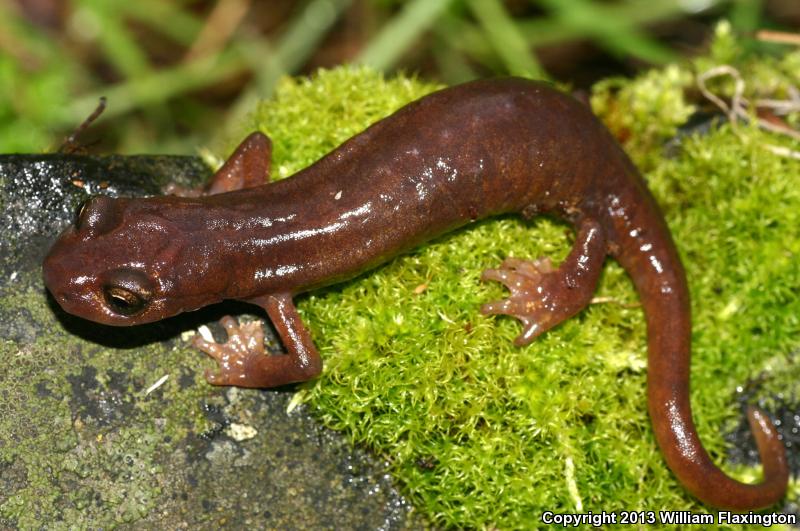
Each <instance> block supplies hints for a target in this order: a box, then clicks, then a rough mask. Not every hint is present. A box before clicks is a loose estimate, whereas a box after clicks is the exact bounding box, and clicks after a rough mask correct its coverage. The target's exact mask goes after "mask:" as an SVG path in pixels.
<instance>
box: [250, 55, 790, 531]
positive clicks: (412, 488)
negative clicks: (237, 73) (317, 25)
mask: <svg viewBox="0 0 800 531" xmlns="http://www.w3.org/2000/svg"><path fill="white" fill-rule="evenodd" d="M786 61H787V62H791V61H797V58H796V57H790V58H787V59H786ZM692 80H693V73H692V72H691V71H689V70H688V69H683V68H678V67H670V68H668V69H667V70H665V71H662V72H653V73H650V74H646V75H645V76H643V77H642V78H640V79H639V80H636V81H634V82H632V83H631V84H630V85H628V86H626V85H623V84H618V85H617V90H619V92H620V93H626V91H629V93H630V94H631V96H630V97H625V98H617V99H614V100H613V102H614V106H615V107H614V112H615V115H616V116H621V115H625V114H630V115H631V116H638V117H639V118H640V119H643V120H650V121H651V122H654V123H652V124H648V125H646V126H643V127H645V129H643V130H640V129H639V125H637V124H636V122H631V123H630V124H629V127H630V128H631V132H632V133H634V132H635V134H636V135H637V136H635V137H634V136H629V137H628V138H630V142H631V143H638V142H640V139H639V136H638V135H644V136H645V137H646V138H645V139H644V141H641V143H640V144H639V147H638V149H639V154H640V156H641V157H642V160H647V161H650V164H649V165H648V167H650V171H649V172H648V178H649V180H650V182H651V184H652V186H653V189H654V190H655V192H656V195H657V196H658V199H659V200H660V202H661V203H662V204H663V205H665V210H666V212H667V214H668V220H669V223H670V226H671V228H672V230H673V234H674V236H675V239H676V241H677V242H678V247H679V249H680V251H681V253H682V255H683V257H684V259H685V265H686V269H687V272H688V276H689V282H690V285H691V290H692V296H693V310H694V315H695V319H694V338H693V339H694V349H695V350H694V352H695V354H694V358H693V363H692V378H693V387H692V404H693V406H694V408H695V418H696V420H697V424H698V429H699V432H700V436H701V438H702V439H703V441H704V443H705V445H706V447H707V448H708V450H709V451H710V452H711V454H712V455H713V456H714V458H715V460H716V461H717V462H722V460H723V456H724V453H725V448H724V442H723V437H722V435H721V433H720V430H721V428H723V427H726V426H730V423H731V422H732V419H733V418H734V417H736V416H737V415H738V414H739V412H737V411H736V410H735V408H734V407H733V404H734V393H735V391H734V390H735V389H736V388H737V386H739V385H742V384H743V383H745V382H746V381H747V380H748V379H749V378H753V377H755V376H756V375H759V374H761V373H762V371H767V370H768V369H769V368H770V366H773V365H774V366H775V367H776V368H777V370H781V369H780V367H784V369H786V367H788V365H789V364H782V365H781V364H774V363H773V362H774V360H776V359H779V360H783V359H788V358H787V357H788V356H789V353H790V352H791V351H792V350H794V349H796V348H797V347H798V345H800V323H799V322H798V320H797V315H800V297H798V293H800V270H798V268H797V260H798V252H800V235H798V232H797V230H796V227H798V226H799V225H798V222H800V220H798V214H797V213H798V212H800V189H799V188H798V187H797V183H796V180H795V176H796V175H797V174H798V173H800V162H798V161H796V160H791V159H787V158H779V157H777V156H775V155H774V154H771V153H770V152H768V151H766V150H764V149H762V148H761V147H760V144H762V143H764V142H772V141H774V139H772V138H770V135H768V134H766V133H763V132H761V131H758V130H754V129H748V130H747V131H746V137H743V136H742V131H741V130H740V131H737V132H733V131H732V130H731V127H730V126H721V127H719V128H714V129H712V130H711V131H710V132H709V133H708V134H707V135H705V136H693V137H690V138H686V139H684V140H683V143H682V146H681V149H680V152H679V154H678V155H677V156H675V157H673V158H665V157H664V156H663V154H662V152H661V145H660V143H661V141H662V140H663V139H664V138H666V137H668V136H670V135H672V134H674V132H675V130H676V127H677V126H678V125H679V124H680V123H682V122H683V121H684V120H685V119H686V118H687V116H688V114H689V113H690V112H691V110H692V105H691V104H690V103H689V102H687V100H686V99H685V96H684V91H685V88H686V87H687V86H688V84H689V83H691V82H692ZM608 87H609V85H603V86H601V87H600V88H599V89H598V90H599V92H598V94H597V98H599V99H596V100H595V101H603V102H605V103H606V108H608V107H609V104H610V102H611V101H612V99H611V97H610V95H609V94H608V93H607V92H604V91H607V89H608ZM431 89H432V87H431V86H430V85H425V84H422V83H420V82H418V81H414V80H407V79H394V80H385V79H384V78H383V77H382V76H381V75H379V74H377V73H374V72H372V71H369V70H364V69H349V68H342V69H337V70H333V71H322V72H320V73H319V74H318V75H317V76H316V77H315V78H314V79H313V80H310V81H309V80H302V81H296V80H287V81H285V82H284V84H283V85H282V86H281V87H280V88H279V90H278V92H277V95H276V99H275V100H272V101H268V102H265V103H263V104H262V105H261V106H260V107H259V109H258V111H257V112H256V114H255V120H256V121H257V122H258V123H259V124H260V126H259V127H260V129H261V130H263V131H265V132H266V133H268V134H269V135H270V136H271V137H272V139H273V141H275V166H276V167H277V172H275V173H277V174H278V175H280V176H286V175H289V174H290V173H292V172H294V171H295V170H297V169H299V168H301V167H303V166H305V165H307V164H308V163H310V162H312V161H313V160H316V159H317V158H319V157H320V156H322V155H323V154H324V153H326V152H327V151H329V150H330V149H331V148H333V147H335V146H336V145H337V144H338V143H339V142H341V141H342V140H344V139H345V138H346V137H348V136H350V135H351V134H352V133H355V132H357V131H360V130H361V129H363V128H364V127H365V126H366V125H368V124H369V123H371V122H373V121H374V120H376V119H378V118H380V117H382V116H385V115H388V114H389V113H391V112H392V111H393V110H395V109H396V108H397V107H399V106H400V105H401V104H403V103H405V102H407V101H410V100H412V99H414V98H416V97H418V96H420V95H422V94H424V93H426V92H428V91H430V90H431ZM642 91H645V92H646V93H647V94H648V101H649V102H650V104H648V105H645V107H641V108H638V109H632V108H630V106H631V105H632V102H633V100H635V99H637V98H636V97H634V95H635V94H637V93H638V94H641V93H642ZM664 102H668V104H666V105H665V103H664ZM640 103H641V101H640ZM655 109H660V112H658V113H655V114H653V110H655ZM600 111H601V113H602V114H606V116H608V114H607V113H603V112H602V111H603V109H602V108H601V109H600ZM612 122H613V120H612ZM568 250H569V238H567V237H566V236H565V227H564V226H563V225H560V224H558V223H555V222H552V221H550V220H545V219H537V220H534V221H533V222H532V223H529V224H526V223H524V222H523V221H521V220H520V219H518V218H515V217H510V218H501V219H496V220H490V221H486V222H482V223H477V224H474V225H471V226H470V227H469V228H468V229H464V230H460V231H456V232H455V233H453V234H450V235H447V236H445V237H443V238H440V239H438V240H436V241H434V242H432V243H430V244H427V245H425V246H423V247H421V248H419V249H417V250H416V251H414V252H413V253H411V254H408V255H405V256H402V257H399V258H397V259H395V260H394V261H392V262H391V263H389V264H388V265H386V266H384V267H382V268H380V269H378V270H375V271H372V272H369V273H367V274H364V275H362V276H361V277H359V278H357V279H355V280H353V281H350V282H347V283H344V284H342V285H339V286H335V287H332V288H330V289H327V290H324V291H316V292H313V293H311V294H309V295H307V296H304V297H301V298H300V299H299V300H298V304H299V307H300V310H301V312H302V314H303V316H304V318H305V320H306V323H307V324H308V326H309V327H310V328H311V330H312V332H313V335H314V337H315V338H316V341H317V345H318V346H319V349H320V351H321V353H322V355H323V357H324V359H325V363H326V365H325V370H324V374H323V376H322V378H320V380H318V381H317V382H314V383H312V384H310V385H308V386H307V387H306V389H304V390H303V391H301V392H302V393H304V397H305V399H307V400H308V401H309V402H310V403H311V404H313V406H314V408H316V410H317V411H318V414H319V416H320V418H321V419H322V420H323V421H324V422H325V423H326V424H327V425H329V426H332V427H334V428H336V429H341V430H345V431H346V432H347V433H349V434H350V436H351V437H352V439H353V440H354V441H356V442H359V443H366V444H368V445H370V446H371V447H373V448H374V449H375V450H376V451H378V452H380V453H382V454H384V455H386V456H387V458H388V459H390V460H391V462H392V463H393V468H394V471H395V473H396V475H397V477H398V478H399V479H400V480H401V481H402V483H403V484H404V486H405V489H406V492H407V493H408V494H409V495H410V496H411V497H412V498H413V499H414V500H415V502H416V504H417V505H418V507H420V508H421V509H422V510H423V511H424V512H426V513H427V514H428V515H429V516H430V517H431V518H433V519H435V520H436V521H438V522H440V523H442V524H445V525H449V526H456V527H493V526H496V527H498V528H519V527H536V526H539V525H541V520H540V515H541V513H542V511H544V510H553V511H569V512H575V511H580V510H601V509H604V510H607V511H609V510H625V509H627V510H630V509H659V508H672V509H675V508H680V509H690V510H697V511H702V510H707V509H706V508H705V507H703V506H701V505H700V504H699V503H698V502H697V501H696V500H694V499H693V498H691V497H690V496H689V495H688V494H687V493H686V491H685V490H684V489H683V488H682V487H681V486H680V485H679V484H678V483H677V481H676V480H675V478H674V477H673V476H672V474H671V473H670V472H669V470H668V469H667V468H666V465H665V464H664V461H663V459H662V458H661V456H660V454H659V452H658V450H657V448H656V444H655V441H654V439H653V436H652V433H651V431H650V426H649V421H648V418H647V412H646V396H645V388H646V382H645V368H646V337H645V329H644V322H643V317H642V315H641V310H640V309H638V308H631V307H629V306H628V305H623V304H615V303H608V304H596V305H593V306H591V307H590V308H588V309H587V310H586V311H584V312H583V313H581V314H580V315H579V316H578V317H576V318H574V319H571V320H569V321H568V322H566V323H564V324H563V325H562V326H559V327H558V328H557V329H555V330H553V331H551V332H549V333H547V334H546V335H545V336H544V337H541V338H540V339H538V340H537V341H535V342H534V343H533V344H532V345H530V346H528V347H526V348H522V349H517V348H514V347H513V346H512V344H511V340H512V339H513V337H514V336H515V335H516V334H517V333H518V332H519V325H518V324H517V323H516V322H515V321H513V320H511V319H508V318H494V317H492V318H486V317H483V316H481V315H480V314H479V313H478V307H479V305H480V304H481V303H482V302H484V301H488V300H494V299H498V298H501V297H503V296H504V293H503V290H502V289H501V287H500V286H498V285H495V284H488V285H487V284H482V283H480V282H479V276H480V272H481V271H482V270H483V269H485V268H487V267H492V266H495V265H496V264H497V263H498V262H500V261H501V260H502V259H503V258H504V257H506V256H520V257H537V256H550V257H552V258H554V259H556V260H559V259H561V258H563V257H564V256H565V255H566V253H567V252H568ZM598 295H600V296H603V297H609V298H611V299H613V300H615V301H620V302H625V303H632V302H635V301H636V294H635V292H634V290H633V287H632V285H631V282H630V280H629V279H628V277H627V276H626V275H625V273H624V272H623V271H622V270H621V269H620V268H619V267H618V266H617V265H616V264H613V263H610V264H608V265H607V266H606V269H605V272H604V274H603V278H602V281H601V285H600V288H599V291H598ZM767 374H769V372H767ZM772 377H773V376H767V378H768V379H769V378H772ZM775 377H776V378H778V377H779V375H777V376H775ZM787 380H789V379H784V380H782V381H784V382H786V385H790V384H793V385H794V388H792V389H786V392H787V393H791V392H797V383H796V380H794V381H791V380H789V381H787ZM725 468H726V470H727V471H728V472H729V473H731V474H732V475H738V476H739V477H747V476H748V472H747V471H745V470H732V469H731V468H730V467H725Z"/></svg>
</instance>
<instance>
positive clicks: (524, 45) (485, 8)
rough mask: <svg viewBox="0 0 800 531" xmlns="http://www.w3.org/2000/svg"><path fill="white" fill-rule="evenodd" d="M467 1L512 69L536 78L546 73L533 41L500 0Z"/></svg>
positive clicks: (494, 45)
mask: <svg viewBox="0 0 800 531" xmlns="http://www.w3.org/2000/svg"><path fill="white" fill-rule="evenodd" d="M467 5H468V6H469V7H470V10H471V11H472V13H473V15H475V18H476V19H477V20H478V23H479V24H480V25H481V27H482V28H483V31H484V33H485V34H486V39H487V40H488V41H489V42H490V43H491V45H492V47H493V48H494V50H495V52H496V53H497V55H498V56H500V58H501V59H502V60H503V63H504V64H505V66H506V68H507V69H508V71H509V72H510V73H512V74H516V75H524V76H528V77H533V78H544V77H546V74H545V73H544V72H543V70H542V68H541V67H540V66H539V62H538V61H537V60H536V56H535V55H534V54H533V52H532V51H531V47H530V44H529V43H528V42H527V41H526V40H525V37H524V36H523V35H522V33H521V32H520V31H519V28H518V27H517V26H516V24H515V22H514V20H513V19H512V18H511V15H510V14H509V13H508V11H506V8H505V7H504V6H503V4H502V3H501V2H500V0H468V1H467Z"/></svg>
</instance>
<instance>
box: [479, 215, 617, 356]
mask: <svg viewBox="0 0 800 531" xmlns="http://www.w3.org/2000/svg"><path fill="white" fill-rule="evenodd" d="M605 256H606V238H605V236H604V234H603V231H602V229H601V227H600V224H599V223H597V222H596V221H592V220H584V221H582V222H581V223H580V224H579V226H578V238H577V241H576V242H575V245H574V247H573V248H572V251H571V252H570V254H569V256H567V258H566V260H564V262H563V263H562V264H561V265H560V266H559V267H558V268H554V267H553V265H552V264H551V263H550V259H548V258H540V259H538V260H532V261H531V260H521V259H518V258H507V259H506V260H505V261H503V263H502V264H501V265H500V267H499V268H497V269H487V270H485V271H484V272H483V275H481V280H495V281H498V282H501V283H503V284H504V285H505V286H506V287H507V288H508V289H509V291H510V292H511V294H510V295H509V297H507V298H505V299H503V300H501V301H495V302H490V303H487V304H484V305H483V306H482V307H481V312H482V313H483V314H486V315H489V314H503V315H511V316H513V317H516V318H517V319H519V320H520V321H522V324H523V329H522V333H521V334H520V335H519V336H518V337H517V338H516V339H515V340H514V344H516V345H517V346H522V345H527V344H528V343H530V342H531V341H533V340H534V339H535V338H536V336H538V335H539V334H541V333H543V332H545V331H547V330H549V329H551V328H553V327H554V326H556V325H558V324H559V323H561V322H563V321H564V320H566V319H568V318H570V317H572V316H573V315H575V314H576V313H578V312H580V311H581V310H582V309H583V308H585V307H586V306H587V305H588V304H589V302H590V301H591V300H592V296H593V295H594V292H595V288H596V287H597V281H598V279H599V278H600V272H601V271H602V267H603V261H604V260H605Z"/></svg>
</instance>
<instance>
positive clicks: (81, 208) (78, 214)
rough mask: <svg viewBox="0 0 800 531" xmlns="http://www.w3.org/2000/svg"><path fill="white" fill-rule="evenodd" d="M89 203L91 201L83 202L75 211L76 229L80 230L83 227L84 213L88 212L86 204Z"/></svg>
mask: <svg viewBox="0 0 800 531" xmlns="http://www.w3.org/2000/svg"><path fill="white" fill-rule="evenodd" d="M88 202H89V199H87V200H86V201H84V202H82V203H81V204H80V205H78V208H77V209H75V223H74V224H75V228H76V229H78V230H80V229H81V226H82V225H83V211H84V210H86V203H88Z"/></svg>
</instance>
